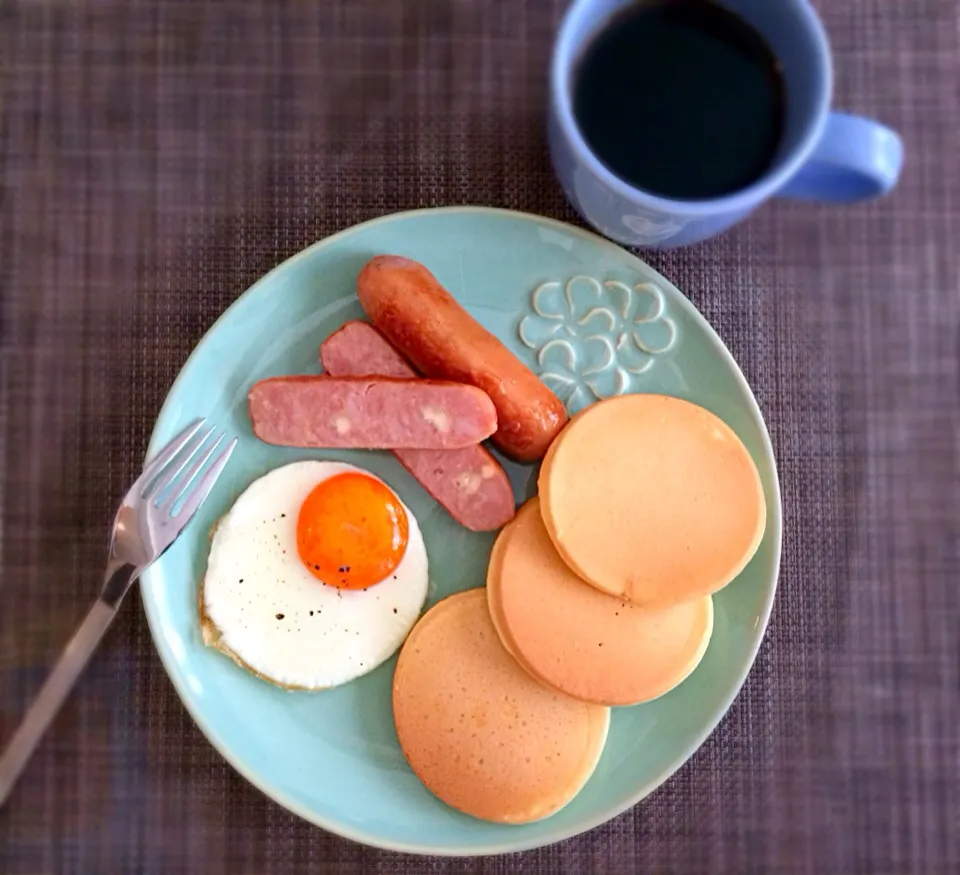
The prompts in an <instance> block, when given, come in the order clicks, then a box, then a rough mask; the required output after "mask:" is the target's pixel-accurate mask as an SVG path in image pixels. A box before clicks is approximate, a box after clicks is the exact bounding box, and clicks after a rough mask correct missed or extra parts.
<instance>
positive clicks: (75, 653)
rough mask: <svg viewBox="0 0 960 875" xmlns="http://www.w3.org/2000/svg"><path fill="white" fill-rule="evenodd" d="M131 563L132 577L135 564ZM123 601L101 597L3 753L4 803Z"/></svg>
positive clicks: (0, 787) (0, 798)
mask: <svg viewBox="0 0 960 875" xmlns="http://www.w3.org/2000/svg"><path fill="white" fill-rule="evenodd" d="M127 567H128V568H129V569H130V574H129V578H130V580H132V578H133V568H132V566H127ZM128 584H129V580H128ZM104 595H106V593H104ZM119 601H120V600H119V599H116V600H115V601H112V603H111V601H108V600H107V599H106V598H103V597H101V598H99V599H97V601H96V602H95V603H94V605H93V607H92V608H91V609H90V612H89V613H88V614H87V616H86V618H85V619H84V621H83V622H82V623H81V624H80V628H79V629H77V631H76V632H75V633H74V635H73V637H72V638H71V639H70V642H69V643H68V644H67V646H66V647H65V648H64V651H63V653H62V654H61V655H60V659H58V660H57V664H56V665H55V666H54V667H53V671H52V672H50V675H49V677H48V678H47V679H46V680H45V681H44V682H43V686H42V687H41V688H40V692H39V693H38V694H37V697H36V698H35V699H34V700H33V702H32V703H31V705H30V707H29V708H28V709H27V713H26V714H25V715H24V717H23V720H22V721H21V723H20V726H18V727H17V731H16V732H15V733H14V734H13V738H12V739H10V743H9V744H8V745H7V748H6V750H4V752H3V756H0V807H2V806H3V803H4V802H6V800H7V797H8V796H9V795H10V791H11V790H12V789H13V785H14V783H15V782H16V780H17V778H18V777H19V776H20V773H21V772H22V771H23V768H24V766H25V765H26V764H27V760H29V759H30V755H31V754H32V753H33V751H34V749H35V748H36V746H37V744H38V742H39V741H40V739H41V738H42V737H43V734H44V732H46V730H47V727H48V726H49V725H50V723H51V722H52V721H53V718H54V717H56V715H57V712H58V711H59V710H60V706H61V705H63V702H64V700H65V699H66V698H67V695H68V694H69V692H70V690H72V689H73V685H74V683H76V680H77V677H78V676H79V675H80V672H81V671H83V668H84V666H85V665H86V664H87V662H88V661H89V659H90V656H91V655H92V653H93V651H94V650H95V649H96V647H97V645H98V644H99V643H100V639H101V638H103V634H104V632H106V631H107V627H109V625H110V623H111V621H112V620H113V618H114V617H115V616H116V615H117V608H118V607H119Z"/></svg>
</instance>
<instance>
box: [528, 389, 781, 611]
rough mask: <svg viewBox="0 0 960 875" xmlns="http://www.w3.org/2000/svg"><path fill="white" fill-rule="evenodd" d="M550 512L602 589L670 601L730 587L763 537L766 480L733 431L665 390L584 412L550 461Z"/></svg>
mask: <svg viewBox="0 0 960 875" xmlns="http://www.w3.org/2000/svg"><path fill="white" fill-rule="evenodd" d="M539 488H540V489H539V491H540V512H541V514H542V515H543V521H544V524H545V525H546V527H547V532H548V533H549V535H550V540H552V541H553V543H554V546H555V547H556V548H557V551H558V552H559V553H560V555H561V556H562V557H563V560H564V562H566V563H567V565H569V566H570V568H571V569H573V571H574V572H576V574H577V575H578V576H579V577H581V578H582V579H583V580H585V581H587V583H590V584H592V585H593V586H595V587H597V589H600V590H602V591H604V592H607V593H611V594H613V595H618V596H622V597H623V598H625V599H627V600H628V601H631V602H635V603H637V604H642V605H648V606H654V605H657V606H662V605H669V604H676V603H678V602H682V601H687V600H689V599H693V598H696V597H698V596H704V595H709V594H710V593H714V592H717V590H720V589H722V588H723V587H724V586H726V585H727V584H728V583H730V581H731V580H733V579H734V578H735V577H736V576H737V575H738V574H739V573H740V572H741V571H742V570H743V568H744V566H745V565H746V564H747V562H749V561H750V558H751V557H752V556H753V554H754V553H755V552H756V550H757V547H759V546H760V540H761V538H762V537H763V530H764V525H765V521H766V506H765V502H764V497H763V487H762V486H761V483H760V475H759V473H758V472H757V467H756V465H755V464H754V463H753V459H751V458H750V453H749V452H748V451H747V448H746V447H745V446H744V445H743V442H742V441H741V440H740V438H739V437H737V435H736V434H735V433H734V431H733V430H732V429H731V428H730V427H729V426H728V425H727V424H726V423H725V422H723V420H721V419H719V418H718V417H717V416H715V415H714V414H712V413H710V412H709V411H708V410H704V409H703V408H702V407H698V406H697V405H695V404H691V403H690V402H689V401H683V400H681V399H680V398H670V397H667V396H665V395H623V396H619V397H616V398H609V399H607V400H606V401H601V402H599V403H597V404H594V405H593V406H591V407H588V408H586V410H584V411H582V412H581V413H579V414H578V415H577V416H576V417H574V419H572V420H571V422H570V424H569V425H568V426H567V427H566V428H565V429H564V430H563V431H562V432H561V433H560V436H559V437H558V438H557V439H556V440H555V441H554V442H553V444H552V445H551V447H550V450H549V452H548V453H547V456H546V458H545V459H544V461H543V466H542V468H541V469H540V480H539Z"/></svg>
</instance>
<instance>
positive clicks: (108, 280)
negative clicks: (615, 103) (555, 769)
mask: <svg viewBox="0 0 960 875" xmlns="http://www.w3.org/2000/svg"><path fill="white" fill-rule="evenodd" d="M562 5H563V4H561V3H559V2H547V0H538V2H529V3H523V2H516V0H514V2H509V0H505V2H491V0H462V2H452V0H407V2H396V0H331V2H325V3H308V2H301V3H280V2H275V0H249V2H242V0H206V2H201V0H183V2H165V3H164V2H144V0H87V2H81V0H20V2H16V0H6V2H4V3H2V4H0V70H2V80H0V89H2V90H0V100H2V103H0V137H2V139H0V161H2V166H0V185H2V190H0V198H2V200H0V293H2V367H3V371H2V395H0V419H2V429H0V434H2V440H3V445H2V453H0V459H2V462H0V464H2V466H3V468H2V471H0V475H2V477H0V481H2V490H3V491H2V518H0V524H2V535H3V538H2V572H3V576H2V579H0V738H5V737H6V736H7V734H8V733H9V732H10V731H12V727H13V726H14V724H15V722H16V720H17V719H18V717H19V715H20V713H21V712H22V709H23V708H24V706H25V705H26V703H27V701H28V699H29V697H30V696H31V694H32V693H33V692H34V691H35V690H36V688H37V686H38V684H39V683H40V681H41V679H42V678H43V676H44V673H45V670H46V668H47V666H48V665H49V663H50V661H51V660H52V658H53V657H54V656H55V654H56V653H57V651H58V650H59V648H60V647H61V646H62V644H63V643H64V642H65V640H66V638H67V637H68V635H69V633H70V632H71V630H72V628H73V627H74V625H75V624H76V623H77V621H78V619H79V618H80V617H81V615H82V613H83V611H84V610H85V609H86V606H87V604H88V603H89V602H90V601H91V599H92V598H93V597H94V595H95V593H96V591H97V587H98V582H99V573H100V568H101V564H102V561H103V555H104V548H105V538H106V532H107V528H108V524H109V522H110V519H111V515H112V513H113V510H114V504H115V502H116V500H117V499H118V498H119V497H120V496H121V495H122V493H123V491H124V488H125V486H126V485H127V483H128V481H129V480H130V479H131V478H132V477H133V475H134V473H135V472H136V470H137V468H138V466H139V463H140V461H141V458H142V454H143V451H144V448H145V446H146V441H147V438H148V436H149V434H150V430H151V427H152V423H153V420H154V418H155V416H156V414H157V411H158V410H159V407H160V405H161V403H162V400H163V397H164V394H165V392H166V390H167V389H168V387H169V386H170V384H171V382H172V381H173V379H174V377H175V375H176V373H177V371H178V369H179V368H180V366H181V365H182V363H183V362H184V360H185V359H186V357H187V355H188V354H189V352H190V350H191V349H192V347H193V346H194V344H195V343H196V342H197V341H198V340H199V339H200V337H201V335H202V334H203V332H204V331H205V330H206V329H207V328H208V327H209V326H210V324H211V323H212V322H213V320H214V319H215V318H216V317H217V315H218V314H219V313H220V312H222V310H223V309H224V307H226V306H227V305H228V304H229V303H230V302H231V301H233V300H234V299H235V298H236V297H237V295H238V294H240V293H241V292H242V291H243V290H244V289H245V288H246V287H247V286H248V285H249V284H250V283H251V282H252V281H253V280H254V279H256V278H257V277H258V276H259V275H261V274H262V273H263V272H264V271H266V270H267V269H268V268H270V267H272V266H273V265H275V264H277V263H278V262H279V261H281V260H282V259H284V258H286V257H287V256H289V255H291V254H293V253H294V252H296V251H298V250H299V249H301V248H302V247H304V246H305V245H307V244H309V243H311V242H313V241H314V240H316V239H318V238H320V237H323V236H325V235H327V234H330V233H331V232H334V231H337V230H340V229H342V228H345V227H347V226H349V225H352V224H354V223H356V222H358V221H362V220H364V219H369V218H372V217H374V216H378V215H382V214H384V213H387V212H391V211H394V210H400V209H406V208H411V207H424V206H436V205H444V204H460V203H474V204H487V205H495V206H503V207H511V208H515V209H521V210H527V211H531V212H536V213H543V214H546V215H549V216H554V217H557V218H560V219H565V220H568V221H577V219H576V218H575V216H574V215H573V214H572V213H571V211H570V209H569V207H568V206H567V205H566V203H565V202H564V199H563V197H562V194H561V192H560V191H559V189H558V186H557V184H556V182H555V180H554V178H553V176H552V174H551V171H550V168H549V163H548V159H547V154H546V149H545V144H544V125H543V121H544V114H545V106H546V70H547V64H548V58H549V54H550V44H551V40H552V37H553V34H554V31H555V27H556V24H557V21H558V19H559V16H560V14H561V12H562ZM820 6H821V7H822V11H823V13H824V16H825V20H826V23H827V27H828V29H829V32H830V34H831V38H832V41H833V47H834V52H835V57H836V66H837V91H838V94H837V102H838V105H842V106H844V107H845V108H848V109H850V110H853V111H859V112H864V113H868V114H871V115H875V116H876V117H879V118H881V119H882V120H884V121H886V122H887V123H890V124H892V125H894V126H896V127H898V128H899V129H900V130H901V131H902V132H903V134H904V137H905V141H906V149H907V164H906V168H905V171H904V174H903V178H902V182H901V184H900V186H899V188H898V189H897V191H896V192H895V193H894V194H893V195H892V196H891V197H889V198H887V199H884V200H882V201H880V202H875V203H870V204H865V205H861V206H856V207H820V206H812V205H800V204H790V203H784V202H781V203H775V204H771V205H768V206H766V207H764V208H763V209H761V210H760V211H759V212H758V213H757V214H756V215H755V216H754V217H753V218H752V219H751V220H750V221H748V222H747V223H746V224H744V225H742V226H740V227H739V228H737V229H735V230H734V231H732V232H730V233H728V234H726V235H724V236H723V237H721V238H719V239H716V240H714V241H711V242H709V243H706V244H703V245H700V246H696V247H692V248H689V249H685V250H682V251H674V252H667V253H648V254H646V256H645V257H647V258H648V260H649V261H650V263H651V264H652V265H653V266H654V267H656V268H657V269H658V270H660V271H661V272H662V273H664V274H665V275H666V276H667V277H668V278H669V279H670V280H672V281H673V282H674V283H676V284H677V285H678V286H679V287H680V288H681V289H683V290H684V291H685V292H686V293H687V294H688V295H689V296H690V298H691V299H692V300H693V302H694V303H695V304H696V305H697V306H698V307H699V308H700V309H701V310H702V311H703V313H704V314H705V315H706V316H707V318H708V319H710V321H711V322H712V323H713V324H714V326H715V327H716V328H717V330H718V331H719V333H720V334H721V336H722V337H723V338H724V340H725V341H726V342H727V344H728V345H729V346H730V348H731V350H732V351H733V353H734V355H735V357H736V358H737V360H738V361H739V362H740V364H741V365H742V367H743V369H744V371H745V373H746V375H747V377H748V379H749V381H750V383H751V385H752V386H753V387H754V389H755V392H756V394H757V397H758V400H759V402H760V405H761V407H762V409H763V411H764V414H765V416H766V418H767V421H768V423H769V426H770V431H771V435H772V438H773V442H774V445H775V448H776V452H777V458H778V462H779V466H780V474H781V481H782V488H783V499H784V509H785V527H786V528H785V541H784V558H783V567H782V575H781V588H780V591H779V594H778V597H777V601H776V605H775V608H774V614H773V619H772V621H771V626H770V630H769V633H768V635H767V637H766V640H765V642H764V645H763V647H762V649H761V652H760V655H759V658H758V660H757V663H756V666H755V668H754V670H753V672H752V674H751V675H750V678H749V680H748V681H747V684H746V686H745V687H744V689H743V691H742V693H741V695H740V696H739V697H738V699H737V700H736V702H735V704H734V706H733V707H732V709H731V710H730V713H729V714H728V716H727V717H726V719H724V721H723V722H722V724H721V725H720V727H719V728H718V729H717V731H716V732H715V733H714V734H713V735H712V737H711V738H710V739H709V741H708V742H707V743H706V744H705V745H704V746H703V748H702V749H701V750H700V751H699V752H698V753H697V754H696V755H695V756H694V757H693V759H692V760H691V761H690V762H689V763H688V764H687V765H686V766H684V767H683V768H682V769H681V770H680V771H679V772H678V774H677V775H675V776H674V777H673V778H672V779H671V780H670V781H669V782H668V783H667V784H666V785H665V786H664V787H663V788H661V789H660V790H658V791H657V792H656V793H655V794H653V796H651V797H650V798H649V799H648V800H646V801H645V802H644V803H642V804H641V805H639V806H637V807H636V808H634V809H633V810H632V811H630V812H628V813H626V814H624V815H623V816H621V817H620V818H618V819H617V820H615V821H613V822H611V823H609V824H607V825H606V826H603V827H601V828H599V829H597V830H595V831H593V832H591V833H589V834H587V835H584V836H582V837H580V838H577V839H574V840H571V841H568V842H566V843H563V844H561V845H558V846H554V847H551V848H547V849H544V850H541V851H538V852H531V853H528V854H523V855H517V856H513V857H505V858H490V859H483V860H455V861H448V860H429V859H424V858H415V857H402V856H398V855H393V854H389V853H382V852H378V851H373V850H370V849H366V848H362V847H360V846H358V845H354V844H351V843H349V842H346V841H344V840H341V839H339V838H337V837H334V836H331V835H327V834H326V833H324V832H322V831H321V830H319V829H317V828H314V827H312V826H310V825H308V824H306V823H305V822H302V821H300V820H298V819H297V818H295V817H294V816H293V815H291V814H288V813H287V812H286V811H284V810H283V809H282V808H280V807H279V806H277V805H275V804H274V803H272V802H271V801H269V800H268V799H266V798H265V797H263V796H261V795H260V794H259V793H258V792H257V791H256V790H254V789H253V788H252V787H250V786H249V785H247V784H246V783H245V782H244V781H243V779H241V778H240V777H239V776H238V775H237V774H235V773H234V772H233V771H232V770H231V769H230V768H229V767H228V766H227V765H226V764H225V763H224V762H223V761H222V760H221V759H220V757H219V756H218V755H217V754H216V752H215V751H214V750H213V748H212V747H211V746H210V745H209V744H208V743H207V742H206V740H205V739H204V738H203V737H202V735H201V734H200V732H199V731H198V730H197V729H196V728H195V727H194V725H193V724H192V722H191V721H190V719H189V717H188V716H187V714H186V712H185V711H184V709H183V707H182V706H181V704H180V702H179V700H178V699H177V696H176V694H175V693H174V691H173V688H172V686H171V684H170V683H169V681H168V680H167V678H166V675H165V674H164V672H163V669H162V667H161V665H160V662H159V660H158V658H157V656H156V654H155V652H154V649H153V646H152V643H151V641H150V637H149V634H148V632H147V628H146V623H145V620H144V618H143V613H142V609H141V607H140V604H139V601H138V600H137V599H135V598H133V599H130V600H129V602H128V604H127V605H126V606H125V607H124V609H123V611H122V616H121V618H120V620H119V622H118V623H117V624H116V627H115V628H114V629H113V630H112V631H111V632H110V634H109V636H108V638H107V639H106V641H105V643H104V646H103V648H102V650H101V651H100V652H99V653H98V655H97V656H96V658H95V659H94V661H93V663H92V664H91V666H90V668H89V670H88V671H87V673H86V675H85V676H84V678H83V679H82V682H81V683H80V685H79V687H78V689H77V691H76V694H75V695H74V696H73V697H72V698H71V700H70V703H69V705H68V706H67V707H66V709H65V710H64V712H63V713H62V714H61V716H60V718H59V719H58V720H57V722H56V724H55V726H54V727H53V729H52V731H51V732H50V734H49V735H48V736H47V738H46V739H45V741H44V742H43V744H42V746H41V747H40V749H39V750H38V752H37V754H36V756H35V758H34V760H33V761H32V762H31V763H30V765H29V768H28V770H27V771H26V773H25V774H24V777H23V779H22V781H21V783H20V785H19V786H18V788H17V790H16V792H15V794H14V796H13V798H12V799H11V801H10V803H9V805H8V806H7V807H6V809H5V810H3V811H0V872H3V873H4V875H19V873H29V875H38V873H56V875H67V873H80V875H103V873H158V875H175V873H201V872H202V873H205V875H221V873H222V875H241V873H251V875H252V873H257V875H261V873H295V872H297V873H298V872H305V871H316V872H336V873H364V875H366V873H374V872H382V873H407V872H410V873H414V872H416V873H423V872H472V873H507V872H536V873H539V872H543V873H561V872H565V873H588V872H590V873H630V872H657V873H683V875H697V873H737V875H742V873H753V872H756V873H773V872H778V873H779V872H782V873H815V875H846V873H850V875H853V873H865V875H866V873H869V875H884V873H910V875H921V873H933V875H949V873H957V872H960V739H958V734H960V670H958V662H960V646H958V634H960V633H958V629H960V587H958V579H960V535H958V532H960V377H958V370H960V354H958V344H960V286H958V277H960V270H958V250H960V167H958V161H957V142H958V139H957V138H958V130H960V103H958V99H957V82H958V76H960V45H958V24H960V22H958V6H957V5H956V3H955V2H954V0H914V2H910V3H891V2H881V0H851V2H847V3H833V4H827V3H826V2H821V4H820ZM651 75H656V71H655V70H654V71H651ZM318 780H321V781H322V780H323V776H318Z"/></svg>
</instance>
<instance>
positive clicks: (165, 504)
mask: <svg viewBox="0 0 960 875" xmlns="http://www.w3.org/2000/svg"><path fill="white" fill-rule="evenodd" d="M215 431H216V426H214V427H213V428H211V429H210V430H209V431H208V432H207V433H206V434H205V435H204V436H203V442H202V443H201V444H200V445H199V448H198V452H197V453H195V456H193V457H191V458H189V459H185V460H184V462H183V464H181V465H180V467H179V468H178V469H177V471H175V472H174V473H173V474H172V475H171V476H170V477H167V478H165V479H166V483H164V485H163V486H162V487H161V493H162V492H163V491H164V490H169V494H168V495H167V496H166V497H165V498H164V499H163V501H162V502H161V503H160V511H161V512H162V513H169V514H171V515H172V513H173V508H174V506H175V505H176V503H177V502H178V501H179V500H180V499H181V498H183V496H184V495H186V493H187V490H189V489H190V484H191V483H193V481H194V480H195V479H196V477H197V475H198V474H199V473H200V471H201V470H203V468H204V466H205V465H206V464H207V462H209V461H210V459H211V458H212V457H213V454H214V453H215V452H216V451H217V447H219V446H220V444H221V442H222V441H223V439H224V437H226V435H224V434H223V433H221V434H219V435H217V438H216V440H214V441H213V442H212V443H209V442H208V441H207V438H209V437H210V435H211V434H213V433H214V432H215ZM208 443H209V446H207V447H206V449H204V451H203V452H202V453H200V452H199V449H200V448H203V447H204V446H205V445H206V444H208ZM193 458H195V459H196V461H193V464H191V465H190V467H189V468H187V463H188V462H190V461H191V460H192V459H193ZM184 468H186V472H185V473H184Z"/></svg>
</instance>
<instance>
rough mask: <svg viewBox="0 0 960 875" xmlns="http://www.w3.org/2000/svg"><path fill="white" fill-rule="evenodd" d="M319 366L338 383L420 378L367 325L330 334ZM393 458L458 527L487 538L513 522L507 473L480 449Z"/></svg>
mask: <svg viewBox="0 0 960 875" xmlns="http://www.w3.org/2000/svg"><path fill="white" fill-rule="evenodd" d="M320 360H321V361H322V362H323V369H324V371H326V372H327V373H328V374H330V375H331V376H334V377H353V376H365V375H369V374H380V375H383V376H387V377H401V378H404V377H405V378H410V377H414V376H416V373H415V372H414V370H413V368H411V367H410V365H409V364H407V362H406V361H405V360H404V358H403V356H402V355H400V353H399V352H397V351H396V350H395V349H394V348H393V347H392V346H390V344H389V342H388V341H387V339H386V338H385V337H384V336H383V335H382V334H380V332H379V331H377V329H376V328H374V327H373V326H372V325H370V324H369V323H367V322H348V323H347V324H346V325H344V326H343V327H342V328H340V329H339V330H338V331H335V332H334V333H333V334H331V335H330V336H329V337H328V338H327V339H326V340H325V341H324V342H323V345H322V346H321V347H320ZM394 455H395V456H396V457H397V459H398V460H399V462H400V464H401V465H403V467H404V468H406V469H407V471H409V472H410V474H412V475H413V477H414V478H415V479H416V480H417V481H418V482H419V483H420V485H421V486H423V488H424V489H426V490H427V492H429V493H430V495H431V496H433V498H434V499H436V501H438V502H439V503H440V504H441V505H442V506H443V507H445V508H446V509H447V512H448V513H449V514H450V516H452V517H453V518H454V519H455V520H456V521H457V522H458V523H460V525H462V526H465V527H466V528H468V529H472V530H473V531H475V532H489V531H495V530H496V529H499V528H500V527H501V526H504V525H506V524H507V523H508V522H510V520H512V519H513V516H514V512H515V505H514V499H513V487H512V486H511V485H510V479H509V478H508V477H507V472H506V471H504V470H503V468H502V467H501V466H500V463H499V462H497V460H496V459H495V458H494V457H493V456H492V455H491V454H490V453H489V452H488V451H487V450H486V449H484V448H483V447H482V446H480V445H479V444H477V445H476V446H473V447H464V448H463V449H462V450H394Z"/></svg>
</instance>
